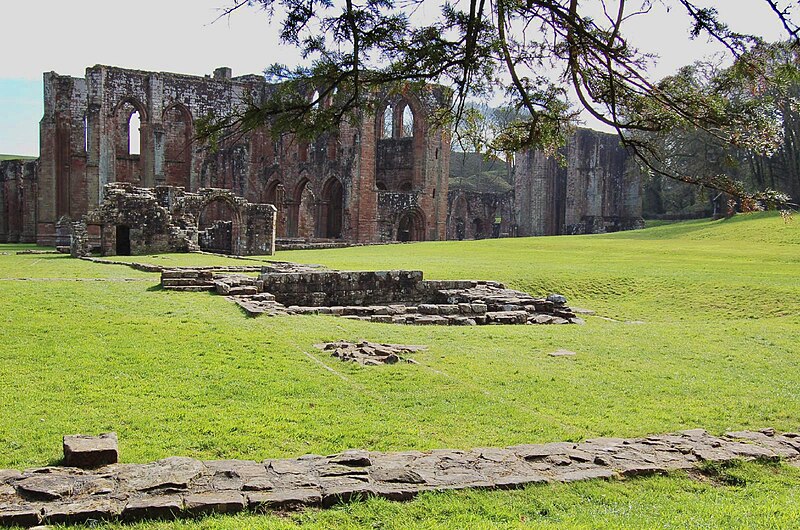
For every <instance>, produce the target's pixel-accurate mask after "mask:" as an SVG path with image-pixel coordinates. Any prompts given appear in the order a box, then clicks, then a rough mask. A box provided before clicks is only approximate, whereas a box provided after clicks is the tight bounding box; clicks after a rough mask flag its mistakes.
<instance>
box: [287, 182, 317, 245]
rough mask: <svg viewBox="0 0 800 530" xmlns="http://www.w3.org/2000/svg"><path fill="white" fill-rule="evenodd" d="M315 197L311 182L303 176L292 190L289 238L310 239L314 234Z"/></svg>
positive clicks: (288, 228) (288, 227)
mask: <svg viewBox="0 0 800 530" xmlns="http://www.w3.org/2000/svg"><path fill="white" fill-rule="evenodd" d="M316 203H317V197H316V194H315V193H314V191H313V190H312V189H311V181H310V180H309V178H308V177H307V176H306V175H303V176H302V177H301V178H300V180H299V181H298V182H297V184H296V185H295V187H294V189H293V190H292V201H291V204H290V210H289V220H288V226H287V233H288V235H289V237H301V238H304V239H310V238H312V237H314V233H315V232H316V229H315V228H316V215H315V210H316V206H317V205H316Z"/></svg>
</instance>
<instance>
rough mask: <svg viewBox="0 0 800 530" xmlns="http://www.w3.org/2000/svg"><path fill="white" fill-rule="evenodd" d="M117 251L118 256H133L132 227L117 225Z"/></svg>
mask: <svg viewBox="0 0 800 530" xmlns="http://www.w3.org/2000/svg"><path fill="white" fill-rule="evenodd" d="M115 250H116V252H117V256H130V255H131V227H129V226H126V225H117V233H116V249H115Z"/></svg>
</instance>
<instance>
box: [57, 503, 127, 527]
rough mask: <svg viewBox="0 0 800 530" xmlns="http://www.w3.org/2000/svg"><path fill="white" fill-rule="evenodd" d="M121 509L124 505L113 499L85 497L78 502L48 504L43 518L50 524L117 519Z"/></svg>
mask: <svg viewBox="0 0 800 530" xmlns="http://www.w3.org/2000/svg"><path fill="white" fill-rule="evenodd" d="M121 511H122V506H121V505H120V504H119V503H118V502H116V501H114V500H111V499H83V500H80V501H77V502H68V503H50V504H47V505H46V506H45V508H44V516H43V520H44V521H45V522H47V523H48V524H67V525H74V524H81V523H87V522H90V521H108V520H111V519H115V518H116V517H118V516H119V515H120V513H121Z"/></svg>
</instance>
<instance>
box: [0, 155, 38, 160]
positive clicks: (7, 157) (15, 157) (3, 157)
mask: <svg viewBox="0 0 800 530" xmlns="http://www.w3.org/2000/svg"><path fill="white" fill-rule="evenodd" d="M35 159H36V157H35V156H25V155H3V154H0V162H2V161H3V160H35Z"/></svg>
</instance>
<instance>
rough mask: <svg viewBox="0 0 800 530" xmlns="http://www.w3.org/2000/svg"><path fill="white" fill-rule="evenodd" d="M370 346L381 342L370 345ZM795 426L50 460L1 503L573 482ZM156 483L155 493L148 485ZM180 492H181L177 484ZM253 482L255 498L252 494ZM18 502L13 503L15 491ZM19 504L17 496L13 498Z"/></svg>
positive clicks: (12, 517)
mask: <svg viewBox="0 0 800 530" xmlns="http://www.w3.org/2000/svg"><path fill="white" fill-rule="evenodd" d="M361 345H362V346H366V347H370V348H372V349H378V348H383V347H385V346H386V345H378V346H377V347H373V346H372V343H361ZM798 441H800V438H799V437H797V436H795V435H781V434H779V433H775V432H773V431H766V432H749V431H743V432H736V433H729V434H728V435H727V436H725V437H715V436H711V435H709V434H708V433H707V432H705V431H703V430H699V429H697V430H691V431H684V432H681V433H678V434H667V435H660V436H648V437H646V438H639V439H620V438H600V439H594V440H587V441H585V442H581V443H580V444H575V443H571V442H557V443H550V444H538V445H519V446H514V447H509V448H479V449H474V450H470V451H460V450H433V451H427V452H418V451H409V452H405V453H376V452H367V451H362V450H349V451H344V452H342V453H338V454H334V455H330V456H327V457H325V456H320V455H304V456H301V457H299V458H295V459H284V460H271V461H266V462H265V463H256V462H253V461H240V460H224V461H208V462H204V463H201V462H198V461H196V460H192V459H181V458H173V459H165V460H162V461H159V462H155V463H152V464H125V465H113V466H107V467H105V468H102V469H100V470H98V471H84V470H80V469H77V468H57V467H49V468H40V469H34V470H29V471H26V472H24V473H21V474H20V473H19V472H15V471H4V472H2V475H0V479H4V480H5V481H6V484H7V485H13V486H14V487H15V488H16V491H17V492H18V493H19V495H21V496H22V497H20V496H17V495H16V494H13V493H12V494H9V495H5V496H4V497H3V502H4V503H5V504H0V524H5V525H8V524H25V525H31V524H36V523H38V522H39V516H40V515H41V516H43V517H44V519H45V520H47V521H50V522H54V523H56V522H57V523H70V524H71V523H79V522H84V521H91V520H101V519H113V518H115V517H117V516H118V515H119V514H120V507H121V506H122V503H125V506H124V509H123V510H121V512H122V513H121V516H120V517H121V519H123V520H128V521H132V520H137V519H142V518H175V517H179V516H181V515H182V514H186V515H199V514H206V513H231V512H236V511H239V510H242V509H244V508H245V506H246V505H248V506H250V508H251V509H254V510H267V509H277V510H286V509H294V508H298V507H302V506H325V507H327V506H332V505H334V504H337V503H340V502H348V501H352V500H356V499H363V498H367V497H369V496H374V495H377V496H381V497H384V498H388V499H395V500H407V499H410V498H413V497H414V496H415V495H417V494H418V493H419V492H422V491H430V490H457V489H464V488H493V489H510V488H518V487H521V486H524V485H527V484H537V483H545V482H549V481H562V482H572V481H577V480H587V479H609V478H613V477H621V478H624V477H630V476H638V475H649V474H654V473H666V472H669V471H673V470H679V469H691V468H693V467H694V466H695V465H697V463H698V462H699V461H719V462H727V461H731V460H734V459H742V458H743V459H746V460H763V459H770V460H774V459H776V458H778V457H780V456H783V457H784V458H787V459H788V460H787V461H788V462H789V463H790V464H792V463H796V462H797V461H800V452H798V451H797V450H796V449H795V448H794V446H793V445H792V443H796V442H798ZM143 490H147V491H148V493H141V491H143ZM176 491H180V493H181V494H180V495H176V494H175V492H176ZM243 491H247V492H248V493H247V499H246V501H245V494H244V493H243ZM9 499H11V500H9ZM9 503H10V504H9Z"/></svg>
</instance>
